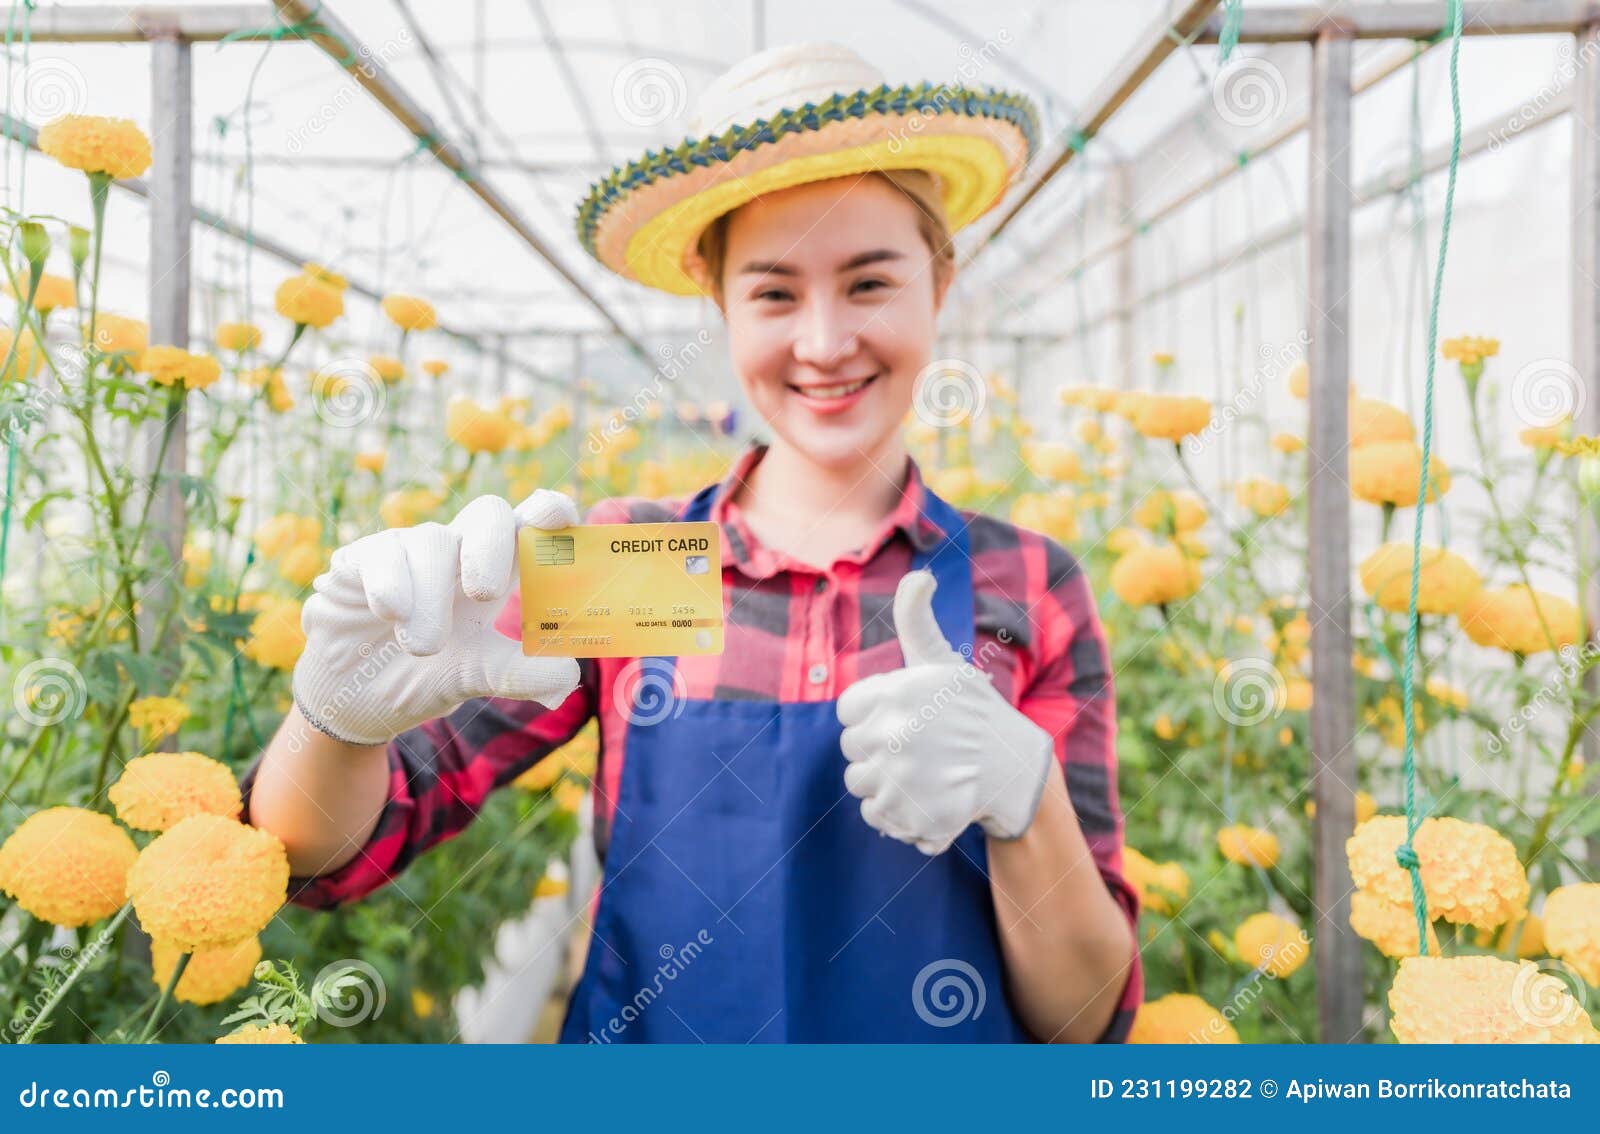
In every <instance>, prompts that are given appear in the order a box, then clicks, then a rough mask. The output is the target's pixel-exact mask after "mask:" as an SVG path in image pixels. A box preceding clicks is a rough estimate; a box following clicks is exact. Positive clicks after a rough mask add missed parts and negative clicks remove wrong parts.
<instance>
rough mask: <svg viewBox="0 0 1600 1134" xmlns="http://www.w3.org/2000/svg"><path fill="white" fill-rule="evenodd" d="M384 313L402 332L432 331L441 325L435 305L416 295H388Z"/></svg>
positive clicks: (384, 298)
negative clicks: (434, 308)
mask: <svg viewBox="0 0 1600 1134" xmlns="http://www.w3.org/2000/svg"><path fill="white" fill-rule="evenodd" d="M382 306H383V313H384V314H385V315H387V316H388V317H389V322H391V323H393V324H394V325H395V326H396V327H399V328H400V329H401V330H402V331H431V330H433V328H435V327H437V326H438V325H439V316H438V315H437V314H436V313H435V312H434V310H433V304H431V303H429V302H428V301H427V300H426V299H418V298H417V297H416V296H414V295H386V296H384V297H383V303H382Z"/></svg>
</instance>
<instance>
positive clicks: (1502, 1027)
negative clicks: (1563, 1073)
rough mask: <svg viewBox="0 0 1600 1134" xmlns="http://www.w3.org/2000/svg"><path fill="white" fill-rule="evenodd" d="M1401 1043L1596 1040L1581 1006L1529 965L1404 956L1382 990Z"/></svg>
mask: <svg viewBox="0 0 1600 1134" xmlns="http://www.w3.org/2000/svg"><path fill="white" fill-rule="evenodd" d="M1389 1011H1390V1013H1391V1016H1390V1019H1389V1027H1390V1028H1391V1029H1392V1030H1393V1031H1394V1035H1395V1038H1396V1039H1397V1040H1399V1041H1400V1042H1401V1043H1600V1033H1597V1032H1596V1031H1595V1027H1594V1025H1593V1024H1592V1023H1590V1022H1589V1017H1588V1015H1587V1014H1586V1013H1585V1012H1584V1010H1583V1006H1582V1005H1581V1004H1579V1003H1578V1001H1577V1000H1575V999H1573V997H1572V994H1571V993H1570V992H1568V991H1567V988H1566V986H1565V985H1564V984H1562V982H1561V980H1560V979H1559V978H1557V977H1554V976H1551V975H1550V974H1549V973H1545V972H1541V971H1540V970H1539V967H1538V966H1537V965H1535V964H1533V962H1531V961H1516V962H1512V961H1502V960H1501V959H1500V958H1498V957H1435V956H1431V955H1430V956H1427V957H1407V958H1405V959H1404V960H1402V961H1401V962H1400V971H1399V972H1398V973H1396V974H1395V978H1394V984H1393V986H1391V987H1390V989H1389Z"/></svg>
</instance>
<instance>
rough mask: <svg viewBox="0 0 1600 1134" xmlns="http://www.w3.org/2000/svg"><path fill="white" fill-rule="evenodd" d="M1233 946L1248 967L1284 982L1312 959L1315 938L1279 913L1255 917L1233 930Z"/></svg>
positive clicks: (1246, 919)
mask: <svg viewBox="0 0 1600 1134" xmlns="http://www.w3.org/2000/svg"><path fill="white" fill-rule="evenodd" d="M1233 945H1234V948H1236V949H1238V950H1239V956H1240V958H1241V959H1242V960H1243V961H1244V963H1245V964H1247V965H1249V966H1251V967H1252V968H1258V969H1260V970H1261V971H1262V972H1264V973H1266V974H1267V975H1268V976H1272V977H1276V978H1277V979H1279V980H1282V979H1283V978H1284V977H1286V976H1289V975H1290V974H1291V973H1293V972H1294V971H1295V970H1296V969H1298V968H1299V967H1300V966H1301V965H1303V964H1305V963H1306V958H1307V957H1309V956H1311V939H1310V938H1309V937H1307V936H1306V934H1305V931H1304V930H1302V929H1301V928H1300V927H1299V926H1298V925H1296V924H1295V923H1294V922H1292V921H1290V920H1289V919H1288V918H1285V917H1279V916H1278V915H1277V914H1275V913H1258V914H1251V915H1250V916H1249V917H1247V918H1245V919H1244V921H1243V922H1241V923H1240V925H1239V928H1238V929H1236V930H1234V931H1233Z"/></svg>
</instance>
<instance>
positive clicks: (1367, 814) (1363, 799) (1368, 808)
mask: <svg viewBox="0 0 1600 1134" xmlns="http://www.w3.org/2000/svg"><path fill="white" fill-rule="evenodd" d="M1284 731H1286V732H1287V731H1288V730H1287V729H1285V730H1284ZM1279 739H1280V740H1282V739H1283V738H1282V737H1280V738H1279ZM1283 743H1284V744H1287V743H1288V741H1287V740H1283ZM1377 813H1378V801H1377V800H1376V799H1374V798H1372V793H1371V792H1370V791H1358V792H1356V826H1358V827H1359V826H1360V825H1361V824H1363V823H1365V822H1366V821H1367V820H1368V819H1371V818H1372V817H1373V816H1374V815H1376V814H1377ZM1316 817H1317V801H1316V800H1314V799H1308V800H1306V818H1307V819H1315V818H1316Z"/></svg>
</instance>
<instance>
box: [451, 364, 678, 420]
mask: <svg viewBox="0 0 1600 1134" xmlns="http://www.w3.org/2000/svg"><path fill="white" fill-rule="evenodd" d="M449 369H450V364H449V363H448V362H446V361H445V360H444V359H442V358H425V359H423V360H422V372H423V373H424V374H426V375H427V376H428V377H429V378H441V377H443V376H444V374H445V372H446V371H448V370H449ZM651 405H655V403H654V402H652V403H651ZM657 408H658V409H659V408H660V407H659V406H658V407H657Z"/></svg>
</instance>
